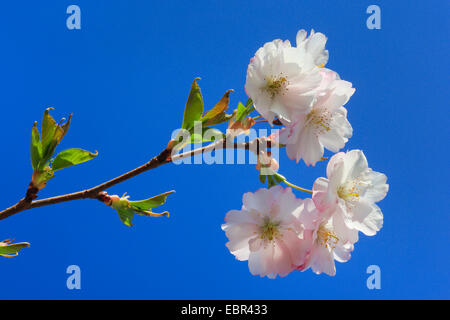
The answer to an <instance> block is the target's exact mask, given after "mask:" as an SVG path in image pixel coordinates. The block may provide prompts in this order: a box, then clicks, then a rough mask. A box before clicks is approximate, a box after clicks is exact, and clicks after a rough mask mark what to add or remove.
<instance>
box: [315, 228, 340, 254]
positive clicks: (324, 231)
mask: <svg viewBox="0 0 450 320" xmlns="http://www.w3.org/2000/svg"><path fill="white" fill-rule="evenodd" d="M317 241H318V242H319V244H320V245H322V246H325V248H327V249H334V248H336V245H337V243H338V242H339V238H338V237H337V236H336V234H335V233H334V232H331V231H330V230H329V229H328V228H327V227H325V226H323V225H321V226H320V227H319V230H317Z"/></svg>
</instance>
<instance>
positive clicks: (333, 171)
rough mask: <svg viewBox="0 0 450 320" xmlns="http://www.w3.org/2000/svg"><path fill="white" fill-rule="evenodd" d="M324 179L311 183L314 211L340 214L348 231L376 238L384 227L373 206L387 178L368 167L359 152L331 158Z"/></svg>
mask: <svg viewBox="0 0 450 320" xmlns="http://www.w3.org/2000/svg"><path fill="white" fill-rule="evenodd" d="M327 178H328V179H326V178H318V179H317V180H316V181H315V182H314V186H313V200H314V202H315V204H316V206H317V208H318V209H319V210H321V211H326V212H335V211H339V212H342V215H343V217H344V220H345V223H346V224H347V225H348V226H349V227H350V228H354V229H356V230H359V231H361V232H363V233H364V234H365V235H368V236H373V235H375V234H376V233H377V232H378V231H379V230H380V229H381V227H382V226H383V214H382V213H381V210H380V208H379V207H378V206H377V205H376V204H375V203H376V202H378V201H381V200H382V199H384V197H385V196H386V194H387V192H388V189H389V185H388V184H386V180H387V177H386V176H385V175H384V174H382V173H379V172H376V171H373V170H372V169H371V168H369V166H368V163H367V159H366V157H365V156H364V153H363V152H362V151H361V150H351V151H349V152H347V153H344V152H340V153H337V154H335V155H334V156H333V157H332V158H331V159H330V161H329V163H328V166H327Z"/></svg>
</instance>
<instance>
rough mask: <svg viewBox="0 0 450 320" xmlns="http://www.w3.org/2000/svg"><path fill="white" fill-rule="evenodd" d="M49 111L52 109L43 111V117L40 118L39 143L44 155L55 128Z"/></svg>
mask: <svg viewBox="0 0 450 320" xmlns="http://www.w3.org/2000/svg"><path fill="white" fill-rule="evenodd" d="M50 110H53V108H47V109H45V111H44V117H43V118H42V130H41V131H42V132H41V141H42V151H43V154H44V155H45V154H46V153H47V150H48V148H49V145H50V143H51V141H52V140H53V136H54V134H55V130H56V127H57V124H56V121H55V119H53V117H52V116H51V115H50V114H49V111H50Z"/></svg>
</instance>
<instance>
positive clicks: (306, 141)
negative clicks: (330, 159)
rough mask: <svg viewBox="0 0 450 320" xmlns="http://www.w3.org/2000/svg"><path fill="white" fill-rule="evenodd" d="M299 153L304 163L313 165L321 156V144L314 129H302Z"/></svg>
mask: <svg viewBox="0 0 450 320" xmlns="http://www.w3.org/2000/svg"><path fill="white" fill-rule="evenodd" d="M298 143H299V154H300V156H301V158H303V160H304V161H305V163H306V165H307V166H309V165H313V166H314V165H315V164H316V162H317V161H319V160H320V159H321V158H322V156H323V152H324V150H323V146H322V144H321V143H320V142H319V138H318V137H317V135H316V134H315V133H314V130H306V128H305V130H303V131H302V133H301V134H300V138H299V141H298Z"/></svg>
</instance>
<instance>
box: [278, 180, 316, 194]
mask: <svg viewBox="0 0 450 320" xmlns="http://www.w3.org/2000/svg"><path fill="white" fill-rule="evenodd" d="M283 182H284V183H286V184H287V185H288V186H290V187H292V188H294V189H297V190H300V191H303V192H308V193H310V194H312V193H313V192H312V191H311V190H308V189H305V188H302V187H299V186H297V185H295V184H292V183H290V182H289V181H287V180H284V181H283Z"/></svg>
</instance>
